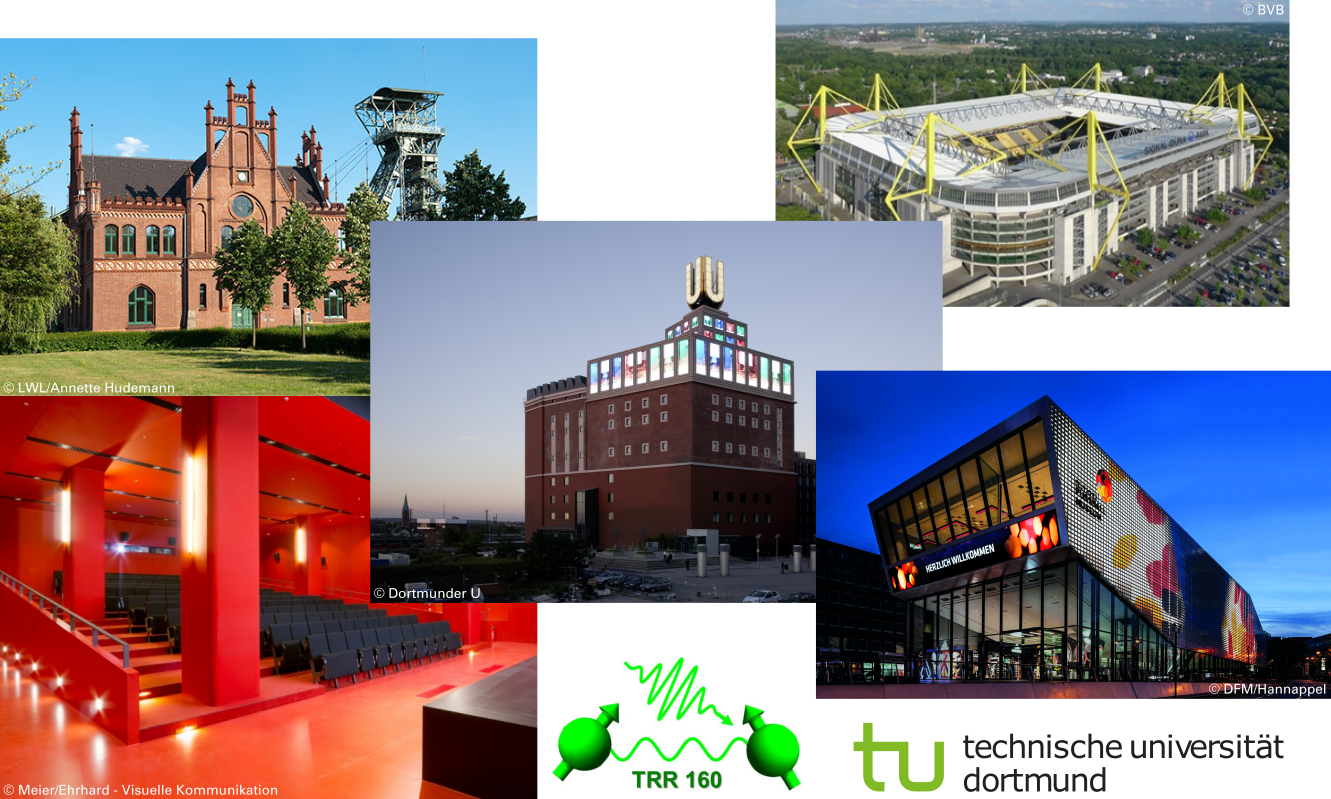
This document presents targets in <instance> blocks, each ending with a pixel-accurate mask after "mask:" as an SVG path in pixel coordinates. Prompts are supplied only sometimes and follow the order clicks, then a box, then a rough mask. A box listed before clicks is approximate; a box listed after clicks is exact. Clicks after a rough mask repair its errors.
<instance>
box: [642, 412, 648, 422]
mask: <svg viewBox="0 0 1331 799" xmlns="http://www.w3.org/2000/svg"><path fill="white" fill-rule="evenodd" d="M648 421H649V420H648V419H647V414H645V413H644V414H643V415H642V423H643V424H647V422H648Z"/></svg>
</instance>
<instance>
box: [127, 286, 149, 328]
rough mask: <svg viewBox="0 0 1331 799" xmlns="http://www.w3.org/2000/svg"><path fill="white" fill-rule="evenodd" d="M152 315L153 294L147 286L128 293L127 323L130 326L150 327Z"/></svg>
mask: <svg viewBox="0 0 1331 799" xmlns="http://www.w3.org/2000/svg"><path fill="white" fill-rule="evenodd" d="M154 318H155V317H154V315H153V293H152V289H149V288H148V287H147V286H139V287H138V288H136V289H134V290H133V291H131V292H130V293H129V323H130V324H131V325H151V324H153V320H154Z"/></svg>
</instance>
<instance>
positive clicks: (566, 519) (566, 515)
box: [564, 511, 568, 521]
mask: <svg viewBox="0 0 1331 799" xmlns="http://www.w3.org/2000/svg"><path fill="white" fill-rule="evenodd" d="M564 521H568V511H564Z"/></svg>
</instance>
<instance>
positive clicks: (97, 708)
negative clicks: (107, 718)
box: [92, 696, 102, 713]
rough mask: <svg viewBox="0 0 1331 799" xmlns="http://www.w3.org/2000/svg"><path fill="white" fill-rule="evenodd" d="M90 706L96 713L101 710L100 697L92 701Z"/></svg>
mask: <svg viewBox="0 0 1331 799" xmlns="http://www.w3.org/2000/svg"><path fill="white" fill-rule="evenodd" d="M92 706H93V708H94V709H96V710H97V712H98V713H100V712H102V698H101V697H100V696H99V697H97V699H96V700H94V701H93V703H92Z"/></svg>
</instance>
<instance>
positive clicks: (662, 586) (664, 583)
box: [639, 577, 672, 594]
mask: <svg viewBox="0 0 1331 799" xmlns="http://www.w3.org/2000/svg"><path fill="white" fill-rule="evenodd" d="M671 585H672V583H671V582H670V578H669V577H649V578H647V579H646V580H643V581H642V585H641V586H639V587H640V588H642V590H644V591H646V592H647V593H649V594H654V593H656V592H657V591H669V590H670V588H671Z"/></svg>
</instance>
